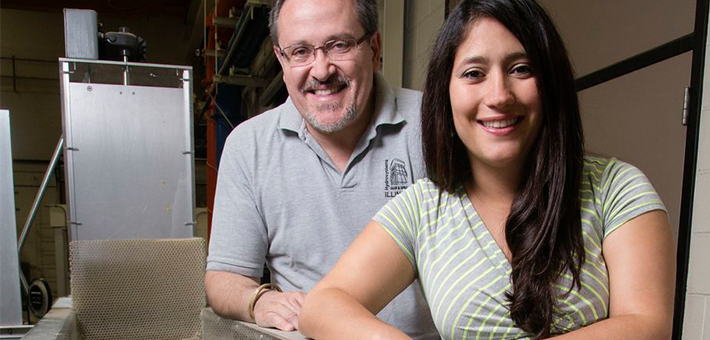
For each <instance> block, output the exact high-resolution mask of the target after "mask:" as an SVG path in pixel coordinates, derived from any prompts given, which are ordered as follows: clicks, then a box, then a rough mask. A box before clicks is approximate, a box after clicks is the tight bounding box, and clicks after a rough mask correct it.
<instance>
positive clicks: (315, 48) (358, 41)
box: [276, 32, 373, 66]
mask: <svg viewBox="0 0 710 340" xmlns="http://www.w3.org/2000/svg"><path fill="white" fill-rule="evenodd" d="M372 35H373V32H366V33H365V34H363V36H362V37H360V38H359V39H355V38H353V37H350V38H345V39H343V38H338V39H331V40H328V41H326V42H325V43H324V44H323V45H320V46H313V45H311V44H294V45H289V46H286V47H284V48H281V46H279V45H276V48H278V49H279V54H280V55H281V56H282V57H284V58H286V60H287V61H288V62H289V63H291V58H289V57H288V56H287V55H286V53H284V50H285V49H287V48H291V47H294V46H310V47H311V48H313V53H312V55H313V60H311V61H310V62H307V63H303V64H298V66H306V65H310V64H312V63H313V62H314V61H316V53H317V51H318V50H322V51H323V54H325V56H326V57H328V59H330V54H329V53H328V52H329V50H327V49H326V46H327V45H328V44H331V43H333V42H336V41H347V40H350V39H353V40H355V45H353V46H352V47H351V48H358V49H359V48H360V44H362V43H363V42H365V41H366V40H367V39H368V38H371V37H372ZM348 52H350V50H348ZM330 60H333V59H330ZM343 60H344V59H343Z"/></svg>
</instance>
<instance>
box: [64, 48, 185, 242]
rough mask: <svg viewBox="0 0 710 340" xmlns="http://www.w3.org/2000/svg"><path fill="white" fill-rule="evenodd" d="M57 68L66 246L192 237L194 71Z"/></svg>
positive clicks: (86, 65)
mask: <svg viewBox="0 0 710 340" xmlns="http://www.w3.org/2000/svg"><path fill="white" fill-rule="evenodd" d="M59 62H60V70H59V72H60V78H61V92H62V121H63V126H64V140H65V143H64V160H65V170H66V171H65V173H66V183H67V204H68V210H69V221H68V223H67V225H68V229H69V234H70V238H71V240H98V239H139V238H142V239H158V238H186V237H192V236H193V235H194V230H193V229H194V225H195V217H194V210H195V194H194V155H193V135H192V133H193V132H192V131H193V129H192V104H191V103H192V101H191V93H192V68H190V67H184V66H173V65H158V64H143V63H131V62H112V61H95V60H81V59H64V58H60V59H59ZM129 70H130V73H131V79H130V80H131V82H130V84H127V85H126V84H124V82H125V81H126V79H125V73H126V72H128V71H129Z"/></svg>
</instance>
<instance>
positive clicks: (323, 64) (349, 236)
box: [205, 0, 438, 339]
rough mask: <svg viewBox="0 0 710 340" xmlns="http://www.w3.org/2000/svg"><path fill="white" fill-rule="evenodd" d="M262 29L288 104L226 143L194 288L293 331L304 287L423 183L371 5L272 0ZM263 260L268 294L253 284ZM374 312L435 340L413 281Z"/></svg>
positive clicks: (403, 101) (222, 305)
mask: <svg viewBox="0 0 710 340" xmlns="http://www.w3.org/2000/svg"><path fill="white" fill-rule="evenodd" d="M269 25H270V27H271V36H272V40H273V42H274V52H275V53H276V56H277V58H278V60H279V62H280V63H281V66H282V68H283V73H284V76H283V79H284V82H285V83H286V88H287V90H288V93H289V98H288V99H287V101H286V103H284V104H283V105H281V106H279V107H277V108H275V109H273V110H270V111H268V112H265V113H263V114H261V115H259V116H257V117H254V118H252V119H250V120H248V121H246V122H244V123H242V124H241V125H239V126H238V127H237V128H236V129H235V130H234V132H233V133H232V134H231V135H230V136H229V138H228V139H227V142H226V144H225V148H224V153H223V155H222V159H221V161H220V169H219V170H220V171H219V177H218V182H217V193H216V197H215V208H214V217H213V222H212V235H211V240H210V254H209V257H208V264H207V274H206V277H205V289H206V291H207V297H208V300H209V303H210V305H211V307H212V308H213V309H214V310H215V312H217V313H218V314H220V315H222V316H225V317H228V318H234V319H239V320H244V321H249V322H256V323H257V324H258V325H260V326H263V327H276V328H279V329H282V330H294V329H297V328H298V313H299V311H300V308H301V303H302V302H303V297H304V292H308V291H309V290H310V289H311V288H312V287H313V286H314V285H315V283H316V282H318V280H320V279H321V278H322V277H323V276H324V275H325V274H326V273H327V272H328V270H330V268H331V267H332V266H333V265H334V264H335V262H337V260H338V258H339V257H340V255H341V254H342V253H343V251H345V249H347V247H348V245H349V244H350V242H351V241H352V240H353V239H354V238H355V236H357V235H358V234H359V232H360V231H361V230H362V228H363V227H364V226H365V225H366V224H367V222H368V221H369V220H370V219H371V218H372V217H373V216H374V215H375V213H376V212H377V211H378V210H379V209H380V208H381V207H382V206H383V205H384V204H385V202H387V200H389V199H390V198H391V197H393V196H394V195H396V194H397V193H399V192H400V191H402V189H404V188H406V187H407V186H409V185H410V184H411V183H413V182H414V181H415V180H416V179H417V178H420V177H423V176H424V165H423V161H422V155H421V144H420V135H419V125H420V122H419V103H420V95H419V94H418V93H417V92H414V91H410V90H399V89H398V90H394V89H391V88H389V87H388V86H387V84H386V82H385V81H384V79H383V78H382V76H381V75H380V74H379V73H378V69H379V67H380V52H381V46H380V35H379V33H378V32H377V5H376V2H375V0H297V1H296V0H278V1H275V3H274V5H273V7H272V13H271V17H270V23H269ZM265 261H266V262H267V264H268V266H269V268H270V269H271V274H272V281H273V282H274V283H275V284H276V285H277V286H275V287H273V286H263V285H262V286H259V278H260V277H261V276H262V273H263V266H264V262H265ZM278 286H280V287H281V288H278ZM281 289H283V291H284V292H283V293H281V292H280V290H281ZM378 316H379V317H380V318H381V319H383V320H384V321H386V322H389V323H391V324H393V325H394V326H396V327H398V328H400V329H402V330H403V331H405V332H406V333H408V334H409V335H410V336H412V337H414V338H418V339H432V338H438V334H437V333H436V329H435V328H434V325H433V322H432V321H431V316H430V314H429V310H428V307H427V305H426V303H425V302H424V299H423V297H422V296H421V290H420V288H419V287H418V284H414V285H412V286H410V287H409V288H408V289H407V290H405V291H404V292H403V293H402V294H401V295H400V296H399V297H398V298H397V299H395V301H393V302H392V303H390V305H388V306H387V307H386V308H385V309H383V310H382V312H380V313H379V314H378Z"/></svg>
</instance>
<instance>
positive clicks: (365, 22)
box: [269, 0, 378, 45]
mask: <svg viewBox="0 0 710 340" xmlns="http://www.w3.org/2000/svg"><path fill="white" fill-rule="evenodd" d="M295 1H298V0H295ZM351 1H355V8H356V9H357V17H358V21H360V25H362V28H363V29H365V33H366V34H367V33H374V32H375V31H377V30H378V27H377V24H378V23H377V1H376V0H351ZM284 2H286V0H273V2H272V4H271V14H270V15H269V32H270V34H271V41H272V42H273V44H274V45H278V44H279V32H278V20H279V14H280V13H281V7H283V5H284ZM313 24H314V25H317V24H318V23H317V22H314V23H313Z"/></svg>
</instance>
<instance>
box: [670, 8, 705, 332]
mask: <svg viewBox="0 0 710 340" xmlns="http://www.w3.org/2000/svg"><path fill="white" fill-rule="evenodd" d="M709 3H710V0H697V5H696V7H695V32H694V39H693V45H694V46H693V66H692V71H691V74H690V102H689V106H688V110H689V114H688V126H687V130H686V139H685V164H684V168H683V189H682V196H681V204H680V225H679V228H678V250H677V251H678V253H677V257H676V261H677V263H676V289H675V292H676V296H675V312H674V314H673V339H674V340H680V339H681V338H682V335H683V319H684V317H685V298H686V290H687V286H688V261H689V260H690V238H691V229H692V226H693V206H694V201H695V176H696V175H697V173H696V172H697V165H698V140H699V136H700V115H701V111H702V94H703V82H704V78H705V58H706V53H707V47H706V44H707V37H708V32H707V30H708V10H710V6H709Z"/></svg>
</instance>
